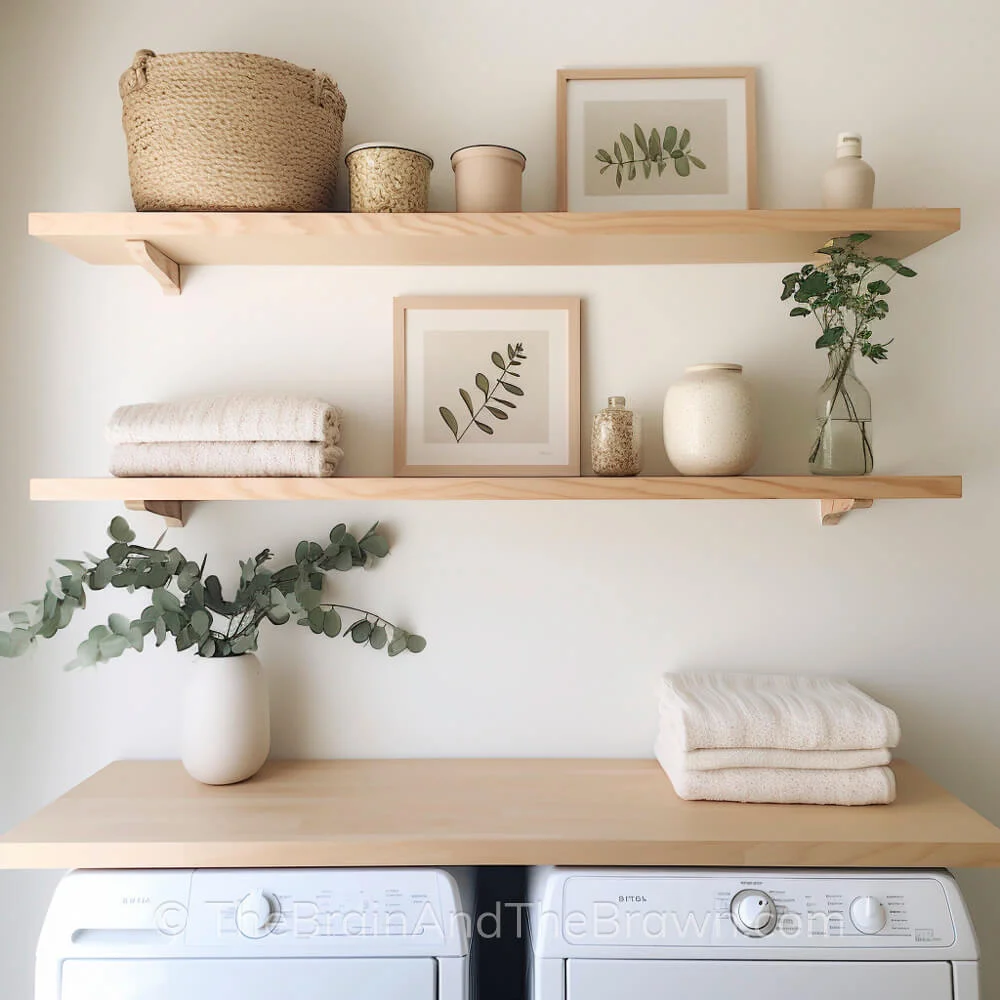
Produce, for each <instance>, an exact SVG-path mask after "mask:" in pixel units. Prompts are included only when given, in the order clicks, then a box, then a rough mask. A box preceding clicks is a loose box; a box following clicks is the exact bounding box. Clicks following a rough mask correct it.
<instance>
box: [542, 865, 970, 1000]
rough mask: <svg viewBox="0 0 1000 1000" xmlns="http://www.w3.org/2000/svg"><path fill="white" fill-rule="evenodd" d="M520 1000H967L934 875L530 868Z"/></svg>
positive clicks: (956, 933)
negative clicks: (524, 990) (870, 999)
mask: <svg viewBox="0 0 1000 1000" xmlns="http://www.w3.org/2000/svg"><path fill="white" fill-rule="evenodd" d="M530 897H531V899H530V909H529V922H530V927H531V943H532V967H531V972H530V977H531V979H530V994H531V996H532V997H533V1000H620V998H622V997H628V998H629V1000H654V998H655V1000H660V998H663V997H671V998H677V1000H687V998H692V1000H694V998H698V1000H708V998H714V997H740V998H741V1000H802V998H803V997H808V998H809V1000H851V998H853V997H862V996H865V997H867V996H884V997H897V998H898V997H905V998H906V1000H978V997H979V978H978V957H979V955H978V949H977V945H976V939H975V935H974V933H973V929H972V924H971V922H970V920H969V915H968V911H967V910H966V907H965V904H964V902H963V900H962V897H961V895H960V894H959V891H958V887H957V885H956V884H955V881H954V879H953V878H952V877H951V875H949V874H948V873H947V872H942V871H899V870H897V871H858V870H852V871H828V870H816V869H810V870H789V869H785V870H773V871H747V870H720V869H566V868H548V869H537V870H535V871H534V872H533V875H532V880H531V892H530Z"/></svg>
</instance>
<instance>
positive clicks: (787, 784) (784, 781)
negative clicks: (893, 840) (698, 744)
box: [656, 745, 896, 806]
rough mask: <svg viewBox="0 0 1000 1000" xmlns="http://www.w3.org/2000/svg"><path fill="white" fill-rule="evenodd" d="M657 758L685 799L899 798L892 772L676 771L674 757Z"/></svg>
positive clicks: (842, 802) (817, 801)
mask: <svg viewBox="0 0 1000 1000" xmlns="http://www.w3.org/2000/svg"><path fill="white" fill-rule="evenodd" d="M660 750H661V748H660V746H659V745H658V746H657V753H656V757H657V760H659V762H660V765H661V766H662V767H663V770H664V771H666V772H667V777H669V778H670V782H671V784H672V785H673V786H674V791H675V792H676V793H677V795H678V796H679V797H680V798H682V799H708V800H710V801H713V802H785V803H794V802H798V803H804V804H808V805H822V806H826V805H830V806H871V805H886V804H888V803H890V802H892V801H893V800H894V799H895V798H896V776H895V775H894V774H893V773H892V769H891V768H888V767H861V768H856V769H854V770H850V771H834V770H829V769H826V770H815V771H804V770H794V769H792V768H782V767H757V768H753V767H740V768H729V769H726V770H722V771H688V770H685V769H683V768H680V769H678V768H676V767H675V764H674V759H673V758H672V757H671V756H670V755H669V754H663V755H661V753H660Z"/></svg>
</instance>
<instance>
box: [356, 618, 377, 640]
mask: <svg viewBox="0 0 1000 1000" xmlns="http://www.w3.org/2000/svg"><path fill="white" fill-rule="evenodd" d="M371 634H372V623H371V622H370V621H368V619H367V618H366V619H364V621H360V622H355V623H354V625H353V626H351V638H352V639H353V640H354V641H355V642H356V643H359V644H360V643H362V642H367V641H368V639H369V638H370V637H371Z"/></svg>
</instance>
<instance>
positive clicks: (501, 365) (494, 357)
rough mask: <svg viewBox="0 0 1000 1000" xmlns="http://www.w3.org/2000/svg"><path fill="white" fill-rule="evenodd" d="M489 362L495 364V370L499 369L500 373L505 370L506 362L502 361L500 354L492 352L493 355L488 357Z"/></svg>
mask: <svg viewBox="0 0 1000 1000" xmlns="http://www.w3.org/2000/svg"><path fill="white" fill-rule="evenodd" d="M490 360H491V361H492V362H493V364H495V365H496V366H497V368H499V369H500V370H501V371H504V370H505V369H506V368H507V362H506V361H504V359H503V355H502V354H501V353H500V352H499V351H494V352H493V353H492V354H491V355H490Z"/></svg>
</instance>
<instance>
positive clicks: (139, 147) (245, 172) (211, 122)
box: [118, 49, 347, 212]
mask: <svg viewBox="0 0 1000 1000" xmlns="http://www.w3.org/2000/svg"><path fill="white" fill-rule="evenodd" d="M118 92H119V94H120V95H121V98H122V127H123V128H124V130H125V139H126V143H127V145H128V166H129V180H130V181H131V185H132V200H133V201H134V202H135V207H136V209H137V210H138V211H140V212H185V211H190V212H323V211H329V210H331V209H332V207H333V192H334V188H335V187H336V183H337V167H338V164H339V161H340V147H341V143H342V141H343V136H344V116H345V115H346V113H347V102H346V101H345V99H344V95H343V94H342V93H341V92H340V89H339V88H338V87H337V85H336V83H334V82H333V80H331V79H330V77H329V76H327V75H326V74H325V73H318V72H316V71H315V70H308V69H302V68H300V67H298V66H294V65H292V63H288V62H283V61H282V60H280V59H270V58H268V57H266V56H258V55H250V54H248V53H244V52H178V53H173V54H170V55H159V56H158V55H156V54H155V53H153V52H151V51H150V50H148V49H143V50H141V51H139V52H137V53H136V56H135V59H134V60H133V62H132V65H131V66H130V67H129V69H127V70H126V71H125V73H123V74H122V76H121V79H120V80H119V82H118Z"/></svg>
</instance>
